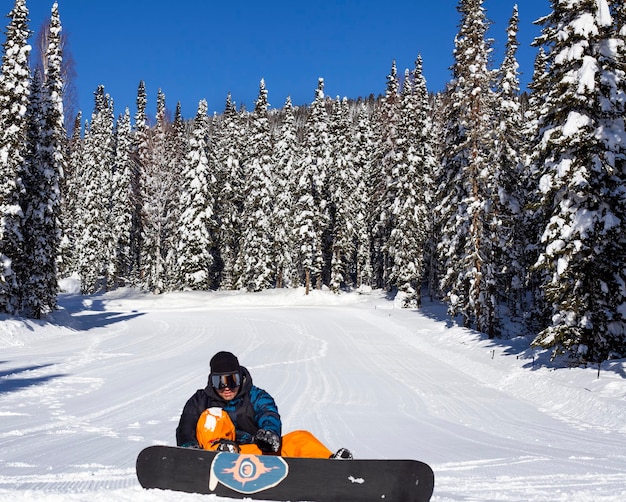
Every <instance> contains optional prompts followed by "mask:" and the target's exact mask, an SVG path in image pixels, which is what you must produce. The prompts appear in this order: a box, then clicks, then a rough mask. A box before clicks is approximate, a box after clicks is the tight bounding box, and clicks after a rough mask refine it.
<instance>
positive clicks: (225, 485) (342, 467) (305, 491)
mask: <svg viewBox="0 0 626 502" xmlns="http://www.w3.org/2000/svg"><path fill="white" fill-rule="evenodd" d="M137 478H138V480H139V483H140V484H141V486H143V487H144V488H160V489H164V490H176V491H182V492H188V493H205V494H211V493H213V494H216V495H219V496H222V497H231V498H237V499H242V498H250V499H261V500H276V501H293V502H296V501H315V502H340V501H341V502H374V501H377V502H380V501H381V500H384V501H385V502H427V501H428V500H430V497H431V495H432V493H433V489H434V483H435V477H434V473H433V471H432V469H431V468H430V467H429V466H428V465H427V464H425V463H423V462H418V461H417V460H327V459H314V458H286V457H278V456H271V455H239V454H236V453H226V452H220V453H217V452H214V451H207V450H198V449H193V448H179V447H173V446H150V447H148V448H146V449H144V450H142V451H141V452H140V453H139V456H138V457H137Z"/></svg>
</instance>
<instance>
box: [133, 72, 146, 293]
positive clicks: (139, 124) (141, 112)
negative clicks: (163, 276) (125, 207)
mask: <svg viewBox="0 0 626 502" xmlns="http://www.w3.org/2000/svg"><path fill="white" fill-rule="evenodd" d="M147 101H148V98H147V94H146V84H145V82H144V81H143V80H142V81H140V82H139V86H138V88H137V100H136V103H137V112H136V113H135V125H134V134H133V146H132V151H133V164H134V169H133V172H132V179H131V187H132V193H133V197H132V207H133V211H132V217H131V220H132V227H131V228H132V232H131V236H130V256H131V260H132V261H131V263H132V266H131V277H132V283H133V284H135V285H139V284H141V274H142V268H143V266H142V254H143V247H144V238H143V229H144V216H143V191H144V183H145V176H144V166H145V165H147V164H148V162H149V158H148V154H149V149H150V146H149V143H150V128H149V125H148V116H147V114H146V106H147Z"/></svg>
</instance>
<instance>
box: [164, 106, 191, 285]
mask: <svg viewBox="0 0 626 502" xmlns="http://www.w3.org/2000/svg"><path fill="white" fill-rule="evenodd" d="M188 150H189V138H188V134H187V130H186V126H185V121H184V119H183V114H182V109H181V104H180V101H179V102H178V103H176V110H175V111H174V120H173V121H172V123H171V124H170V126H169V127H168V128H167V131H166V135H165V151H166V152H167V164H166V169H167V172H168V178H169V180H170V183H171V187H172V193H171V196H170V202H169V207H168V230H167V235H166V238H165V246H166V248H167V252H166V254H165V269H166V270H167V282H166V284H165V287H166V289H167V290H168V291H169V290H172V289H177V288H178V287H179V285H178V279H179V273H178V254H177V253H178V225H179V222H180V219H181V215H182V212H183V210H184V207H181V206H180V189H181V187H182V185H183V175H182V170H183V167H182V166H183V164H184V163H185V159H186V157H187V152H188Z"/></svg>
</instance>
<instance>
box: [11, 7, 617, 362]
mask: <svg viewBox="0 0 626 502" xmlns="http://www.w3.org/2000/svg"><path fill="white" fill-rule="evenodd" d="M457 9H458V12H459V15H460V24H459V31H458V34H457V36H456V38H455V50H454V64H453V67H452V78H451V80H450V82H449V83H448V85H447V87H446V89H445V90H444V91H442V92H440V93H437V94H431V93H429V92H428V90H427V86H426V81H425V79H424V76H423V73H422V59H421V57H420V56H418V57H417V58H416V62H415V65H414V68H411V69H407V70H405V71H404V73H403V74H402V73H400V74H399V73H398V70H397V68H396V65H395V62H392V65H391V69H390V72H389V75H388V76H387V86H386V91H385V94H384V95H383V96H378V97H374V96H370V97H368V98H361V99H357V100H348V99H345V98H344V99H340V98H334V99H333V98H329V97H327V96H325V94H324V81H323V79H320V80H319V82H318V85H317V88H316V89H315V93H314V97H313V100H312V102H311V103H310V104H307V105H300V106H296V105H294V104H292V103H291V100H290V99H289V98H288V99H287V100H286V102H285V104H284V106H283V107H282V108H280V109H269V107H268V101H267V94H268V90H267V89H266V87H265V83H264V82H263V81H261V82H260V85H259V93H258V97H257V100H256V102H255V105H254V109H253V110H251V111H248V110H246V109H245V108H243V107H240V108H239V109H237V107H236V104H235V102H234V101H233V99H232V96H230V95H228V96H227V97H226V103H225V107H224V110H223V112H222V113H220V114H213V115H212V116H209V115H208V112H207V110H208V107H207V103H206V101H204V100H202V101H200V102H199V104H198V108H197V112H196V115H195V117H194V118H193V119H192V120H184V119H183V118H182V113H181V109H180V104H178V105H177V106H176V110H175V112H174V114H173V116H172V114H171V113H170V112H169V111H168V109H167V107H166V101H165V96H164V94H163V93H162V92H161V91H159V92H158V95H157V97H156V117H155V119H154V120H150V119H149V118H148V112H147V102H148V99H147V96H146V91H145V85H144V83H143V82H140V84H139V87H138V92H137V103H136V112H135V114H134V116H132V117H131V113H130V110H129V109H128V108H126V109H125V111H124V113H122V114H120V115H118V116H117V117H116V116H115V111H114V102H113V99H112V98H111V97H110V96H109V95H107V94H106V92H105V89H104V88H103V87H102V86H100V87H98V89H97V90H96V92H95V106H94V110H93V112H92V114H91V115H90V117H88V119H87V120H85V121H84V123H83V117H82V116H81V114H80V113H79V114H78V116H77V117H76V121H75V122H74V126H73V133H72V135H71V137H69V138H68V137H67V135H66V133H65V125H64V123H63V112H62V100H61V97H62V91H61V89H62V78H61V77H60V70H59V68H60V66H59V65H60V64H61V56H62V51H61V50H60V48H59V47H58V46H59V42H58V33H59V32H60V21H59V20H58V9H57V4H56V3H55V4H54V7H53V10H52V16H51V22H50V36H49V37H47V39H48V41H49V42H48V49H47V54H49V57H48V58H47V62H48V63H47V64H48V66H47V70H46V71H45V72H44V74H43V75H41V72H38V71H34V72H31V71H30V69H29V67H28V58H27V50H28V49H27V43H26V38H27V34H28V33H27V32H28V30H27V27H26V21H27V10H26V7H25V0H16V1H15V7H14V9H13V11H12V12H11V14H10V16H9V17H10V18H11V23H10V25H9V27H8V29H7V40H6V42H5V45H4V56H3V64H2V75H1V76H0V120H1V122H0V126H1V131H2V132H1V133H0V134H1V135H2V136H0V141H1V143H0V176H1V177H2V180H1V183H0V190H2V193H0V214H1V215H2V220H1V221H2V224H1V227H0V254H1V257H2V262H1V265H0V267H1V268H0V272H2V274H1V276H0V279H1V281H0V310H1V311H3V312H6V313H9V314H22V315H32V316H35V317H38V316H41V315H43V314H45V313H46V312H49V311H51V310H53V309H54V308H55V307H56V294H57V293H58V278H59V277H68V276H76V277H78V278H79V279H80V281H81V285H82V289H83V292H84V293H94V292H97V291H103V290H108V289H112V288H117V287H120V286H132V287H140V288H144V289H146V290H150V291H153V292H155V293H160V292H164V291H174V290H220V289H221V290H228V289H246V290H248V291H261V290H264V289H269V288H284V287H304V288H305V290H306V291H307V292H308V291H309V290H310V289H311V288H328V289H330V290H331V291H333V292H335V293H337V294H340V293H341V292H342V291H345V290H353V289H361V290H366V289H370V288H382V289H385V290H388V291H390V292H394V293H396V294H399V295H401V298H402V300H403V303H404V305H405V306H407V307H411V308H419V306H420V304H421V298H422V295H423V294H428V295H430V297H431V298H433V299H437V300H443V301H444V302H446V303H447V305H448V307H449V313H450V315H451V316H453V317H458V318H459V319H461V320H462V322H463V323H464V325H466V326H468V327H472V328H475V329H477V330H479V331H481V332H484V333H486V334H488V335H489V336H490V337H512V336H517V335H522V334H523V335H533V336H532V340H533V341H532V343H533V344H535V345H538V346H542V347H546V348H549V349H551V350H552V351H553V354H554V356H555V357H556V356H561V355H562V356H565V357H566V358H567V359H568V360H570V361H572V362H574V363H576V364H579V363H584V362H591V361H595V362H598V361H603V360H605V359H607V358H619V357H625V356H626V323H625V316H626V300H625V297H626V242H625V241H626V231H625V230H626V229H625V228H624V227H625V225H626V190H625V187H626V185H625V183H624V181H625V178H626V132H625V125H624V117H625V107H626V63H625V60H626V59H625V58H624V55H625V53H626V21H625V20H626V8H625V7H624V4H623V2H621V1H610V0H592V1H585V0H579V1H577V2H570V3H568V4H565V3H564V2H557V1H552V2H551V13H550V14H549V15H547V16H545V17H544V18H542V19H540V20H538V21H537V23H539V24H540V25H541V26H542V31H541V35H540V36H539V37H538V38H537V39H536V40H535V42H534V44H535V46H536V48H537V57H536V61H535V68H534V74H533V78H532V82H531V84H530V86H529V88H530V91H529V92H524V93H522V92H521V91H520V84H519V73H518V63H517V60H516V51H517V49H518V41H517V32H518V24H519V17H518V10H517V7H515V8H514V10H513V13H512V16H511V19H510V22H509V25H508V27H507V31H506V35H507V44H506V52H505V55H504V59H503V61H502V62H501V64H500V65H499V66H498V67H497V68H494V67H493V66H494V65H493V62H492V61H491V56H490V55H491V44H492V42H491V41H490V40H489V39H488V38H487V37H486V32H487V29H488V26H489V21H488V18H487V13H486V11H485V9H484V7H483V1H482V0H460V1H459V2H458V7H457ZM55 37H56V38H55ZM55 40H56V41H55Z"/></svg>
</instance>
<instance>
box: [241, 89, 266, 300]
mask: <svg viewBox="0 0 626 502" xmlns="http://www.w3.org/2000/svg"><path fill="white" fill-rule="evenodd" d="M267 107H268V102H267V89H266V88H265V81H264V80H263V79H261V83H260V85H259V96H258V98H257V100H256V104H255V107H254V112H253V113H252V116H251V124H250V133H249V136H248V145H249V147H250V148H249V151H250V153H249V154H248V155H247V156H246V159H245V162H246V163H245V165H244V171H245V175H246V176H245V183H244V187H243V212H242V215H241V219H242V223H243V228H244V229H245V231H244V232H243V235H242V238H241V247H240V248H239V254H238V256H237V270H238V271H239V277H238V279H237V288H238V289H244V288H245V289H247V290H248V291H262V290H264V289H269V288H271V287H273V286H274V285H275V276H274V272H275V268H274V263H275V257H274V253H273V251H274V249H273V248H274V245H273V234H274V229H273V225H272V222H273V221H272V214H273V205H274V186H273V172H272V171H273V165H272V153H273V152H272V141H271V139H272V138H271V134H270V128H269V122H268V118H267Z"/></svg>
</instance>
